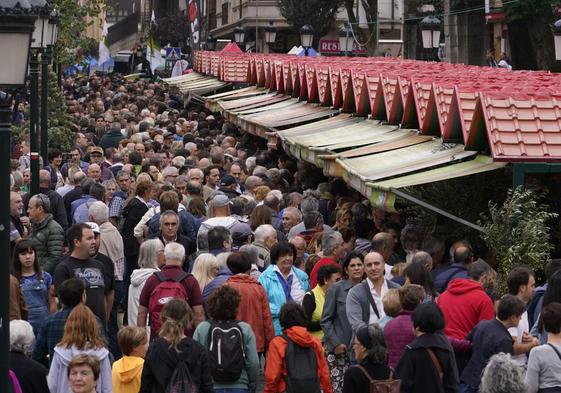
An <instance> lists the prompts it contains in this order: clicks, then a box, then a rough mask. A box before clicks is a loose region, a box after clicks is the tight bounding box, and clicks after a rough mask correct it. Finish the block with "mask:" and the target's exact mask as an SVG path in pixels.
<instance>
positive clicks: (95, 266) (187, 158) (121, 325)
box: [10, 75, 561, 393]
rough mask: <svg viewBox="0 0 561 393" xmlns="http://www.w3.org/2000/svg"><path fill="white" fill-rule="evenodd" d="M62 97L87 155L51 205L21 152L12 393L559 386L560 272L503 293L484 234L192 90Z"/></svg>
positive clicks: (73, 87)
mask: <svg viewBox="0 0 561 393" xmlns="http://www.w3.org/2000/svg"><path fill="white" fill-rule="evenodd" d="M63 88H64V94H65V97H66V102H67V109H68V115H69V116H70V117H71V118H72V119H73V122H74V124H75V128H76V129H75V137H74V146H73V147H72V148H71V149H70V151H68V152H66V151H65V152H61V151H60V150H58V149H56V148H52V149H50V150H49V154H48V162H47V163H44V166H43V167H42V169H41V170H40V172H39V185H40V193H39V194H36V195H31V194H30V192H29V185H30V168H29V163H30V159H29V158H30V157H29V141H28V140H25V139H24V140H22V141H19V143H17V145H16V146H14V157H13V165H12V176H11V180H12V190H11V200H10V203H11V223H12V225H11V232H10V233H11V247H12V256H13V258H12V262H11V263H12V266H11V268H12V276H11V283H10V284H11V285H10V292H11V297H10V311H11V322H10V348H11V353H10V368H11V374H10V375H11V381H12V388H13V391H14V392H26V393H27V392H29V393H40V392H51V393H68V392H73V393H78V392H80V393H93V392H98V393H107V392H115V393H138V392H142V393H155V392H201V393H207V392H217V393H250V392H261V391H263V392H265V393H277V392H278V393H282V392H287V393H301V392H309V393H319V392H324V393H332V392H335V393H351V392H352V393H367V392H374V391H376V392H378V391H384V392H423V393H426V392H431V393H432V392H434V393H438V392H446V393H448V392H481V393H502V392H504V393H506V392H508V393H518V392H531V393H534V392H561V260H551V261H550V262H549V263H548V264H547V266H546V267H545V276H546V282H544V283H543V285H542V286H540V287H537V288H536V287H535V286H536V277H537V273H538V272H534V271H532V270H531V269H529V268H528V267H525V266H518V267H516V268H514V269H513V270H512V271H511V272H510V273H509V274H508V277H506V286H507V288H508V293H506V294H499V293H498V289H497V285H496V282H497V273H496V272H495V271H494V270H493V268H492V267H491V266H490V265H489V264H487V263H486V262H485V261H484V260H483V259H481V258H480V257H479V255H477V252H476V250H474V249H473V248H472V246H471V245H470V244H469V242H468V241H466V240H464V239H440V238H438V237H434V236H432V235H430V234H426V233H422V232H421V231H419V230H418V229H417V228H416V227H415V226H413V225H411V224H406V222H407V217H405V216H404V215H402V214H390V213H386V212H384V211H383V210H380V209H377V208H375V207H372V206H370V204H369V203H368V201H367V200H365V199H364V197H362V196H361V195H360V194H359V193H357V192H356V191H354V190H352V189H350V188H349V187H348V186H347V185H346V184H345V182H344V181H343V180H342V179H327V178H325V177H324V176H323V174H322V173H321V171H318V169H317V168H315V167H312V166H310V165H308V164H305V163H303V162H300V161H297V160H295V159H293V158H291V157H290V156H288V155H287V154H285V153H284V152H282V150H278V151H271V150H267V147H266V144H264V143H263V142H262V141H259V140H258V139H256V138H254V137H252V136H251V135H249V134H244V133H242V132H240V130H238V129H237V128H236V127H235V126H234V125H232V124H231V123H228V122H227V121H225V120H224V119H223V118H222V117H221V116H220V115H219V114H216V113H215V114H210V113H207V112H205V109H204V108H201V107H197V106H195V105H194V104H191V103H190V102H189V100H188V99H186V98H185V97H183V96H182V95H181V94H179V92H178V91H177V90H175V89H174V88H168V87H165V86H163V85H160V84H157V83H153V82H150V81H147V80H138V81H137V80H125V79H123V78H121V77H120V76H119V75H112V76H103V77H100V76H90V77H76V78H67V79H65V80H64V84H63ZM540 274H541V272H540ZM376 389H378V390H376Z"/></svg>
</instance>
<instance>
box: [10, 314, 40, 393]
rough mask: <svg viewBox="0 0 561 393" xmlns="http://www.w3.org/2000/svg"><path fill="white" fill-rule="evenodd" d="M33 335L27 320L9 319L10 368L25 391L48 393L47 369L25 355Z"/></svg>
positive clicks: (29, 348) (27, 392) (29, 347)
mask: <svg viewBox="0 0 561 393" xmlns="http://www.w3.org/2000/svg"><path fill="white" fill-rule="evenodd" d="M34 340H35V336H34V335H33V328H32V327H31V325H30V324H29V322H27V321H22V320H13V321H10V369H11V370H12V371H13V372H14V374H15V375H16V377H17V379H18V381H19V384H20V386H21V389H22V391H23V392H25V393H49V386H48V385H47V369H46V368H45V367H44V366H43V365H42V364H40V363H38V362H36V361H35V360H31V359H29V358H28V357H27V354H28V353H29V352H30V350H31V347H32V345H33V341H34Z"/></svg>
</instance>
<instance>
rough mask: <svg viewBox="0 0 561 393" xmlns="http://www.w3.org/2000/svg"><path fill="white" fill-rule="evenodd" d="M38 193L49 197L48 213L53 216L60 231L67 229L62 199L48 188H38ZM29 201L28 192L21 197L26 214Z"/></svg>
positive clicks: (29, 194)
mask: <svg viewBox="0 0 561 393" xmlns="http://www.w3.org/2000/svg"><path fill="white" fill-rule="evenodd" d="M39 192H41V193H42V194H45V195H46V196H48V197H49V201H50V202H51V211H50V213H51V214H52V215H53V218H54V219H55V221H56V222H58V224H59V225H60V226H61V227H62V229H64V230H66V229H67V228H68V216H67V215H66V209H65V205H64V200H63V199H62V197H61V196H60V194H59V193H58V192H56V191H53V190H51V189H50V188H40V189H39ZM30 199H31V193H30V192H28V193H27V194H25V195H24V196H23V209H24V210H23V211H24V212H27V207H28V206H29V200H30Z"/></svg>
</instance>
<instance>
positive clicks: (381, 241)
mask: <svg viewBox="0 0 561 393" xmlns="http://www.w3.org/2000/svg"><path fill="white" fill-rule="evenodd" d="M370 244H371V248H370V250H371V251H373V252H377V253H378V254H380V255H382V256H383V257H384V260H386V259H388V258H389V257H391V255H392V254H393V249H394V245H395V241H394V238H393V236H392V235H391V234H389V233H387V232H380V233H377V234H375V235H374V237H373V238H372V242H371V243H370Z"/></svg>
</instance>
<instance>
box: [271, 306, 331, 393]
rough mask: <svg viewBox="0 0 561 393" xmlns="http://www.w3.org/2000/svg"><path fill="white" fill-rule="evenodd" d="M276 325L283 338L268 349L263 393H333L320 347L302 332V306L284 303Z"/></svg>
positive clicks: (273, 342)
mask: <svg viewBox="0 0 561 393" xmlns="http://www.w3.org/2000/svg"><path fill="white" fill-rule="evenodd" d="M279 322H280V324H281V326H282V329H283V335H282V336H277V337H275V338H274V339H273V341H271V345H270V346H269V352H268V354H267V361H266V363H265V388H264V390H263V393H281V392H286V393H321V392H323V393H333V388H332V386H331V380H330V379H329V368H328V366H327V361H326V359H325V356H324V354H323V348H322V345H321V343H320V342H319V340H318V339H317V338H315V337H314V336H312V335H311V334H310V333H309V332H308V331H307V330H306V326H307V318H306V313H305V311H304V309H303V308H302V306H300V305H299V304H297V303H294V302H288V303H285V304H284V305H283V306H282V308H281V310H280V313H279Z"/></svg>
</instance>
